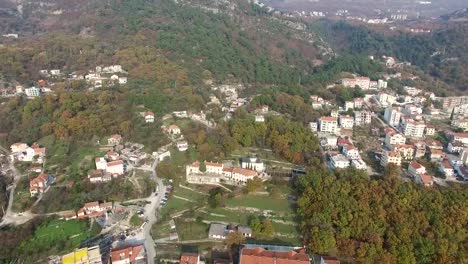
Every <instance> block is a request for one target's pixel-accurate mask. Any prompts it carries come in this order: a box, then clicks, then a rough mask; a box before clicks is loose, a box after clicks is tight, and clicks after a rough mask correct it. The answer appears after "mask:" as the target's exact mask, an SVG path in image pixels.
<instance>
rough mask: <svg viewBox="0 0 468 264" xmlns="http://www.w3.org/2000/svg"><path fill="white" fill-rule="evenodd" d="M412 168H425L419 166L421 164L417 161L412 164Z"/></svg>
mask: <svg viewBox="0 0 468 264" xmlns="http://www.w3.org/2000/svg"><path fill="white" fill-rule="evenodd" d="M410 166H411V167H413V168H415V169H420V168H423V165H421V164H419V163H418V162H416V161H413V162H411V164H410Z"/></svg>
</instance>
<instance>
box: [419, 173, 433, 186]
mask: <svg viewBox="0 0 468 264" xmlns="http://www.w3.org/2000/svg"><path fill="white" fill-rule="evenodd" d="M420 177H421V181H422V182H423V183H424V184H430V183H432V182H433V181H434V180H433V179H432V176H431V175H429V174H423V175H420Z"/></svg>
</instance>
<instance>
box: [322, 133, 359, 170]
mask: <svg viewBox="0 0 468 264" xmlns="http://www.w3.org/2000/svg"><path fill="white" fill-rule="evenodd" d="M336 141H337V143H336V144H337V145H338V147H339V148H341V153H332V152H329V153H328V156H329V162H328V165H329V167H330V168H331V169H333V170H335V169H346V168H349V167H350V166H351V167H353V168H356V169H358V170H366V169H367V164H366V163H365V162H364V161H363V160H362V158H361V155H360V154H359V149H358V148H357V147H356V146H354V145H353V144H352V143H351V142H350V141H349V139H346V138H338V139H337V140H336Z"/></svg>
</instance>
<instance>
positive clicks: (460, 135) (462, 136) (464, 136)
mask: <svg viewBox="0 0 468 264" xmlns="http://www.w3.org/2000/svg"><path fill="white" fill-rule="evenodd" d="M453 135H454V136H455V137H457V138H468V133H454V134H453Z"/></svg>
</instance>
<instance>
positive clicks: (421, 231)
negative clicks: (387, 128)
mask: <svg viewBox="0 0 468 264" xmlns="http://www.w3.org/2000/svg"><path fill="white" fill-rule="evenodd" d="M298 185H299V191H300V192H301V193H302V195H301V198H300V199H299V201H298V216H299V218H300V229H301V231H302V233H303V235H304V239H305V244H306V245H307V246H308V247H309V248H310V249H311V250H312V251H313V252H317V253H320V254H338V255H339V256H341V257H342V258H343V259H345V260H346V259H349V260H351V259H352V260H354V261H352V262H353V263H408V264H411V263H466V262H467V260H468V257H467V255H466V253H467V252H468V248H466V246H467V245H466V243H465V242H466V237H467V230H468V229H467V228H468V211H467V205H466V201H467V199H468V197H467V195H468V193H467V191H466V188H464V187H460V186H456V185H454V186H451V187H450V188H435V189H433V190H428V189H426V188H424V187H422V186H419V185H416V184H414V183H407V182H403V181H401V180H399V179H396V178H387V179H384V180H382V179H378V180H376V179H369V178H368V177H367V176H366V175H364V173H361V172H359V171H353V170H348V171H343V172H340V173H338V174H337V175H333V174H332V173H330V172H328V171H323V170H315V171H313V172H311V173H310V174H309V175H307V176H305V177H303V178H301V179H300V181H299V184H298Z"/></svg>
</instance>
